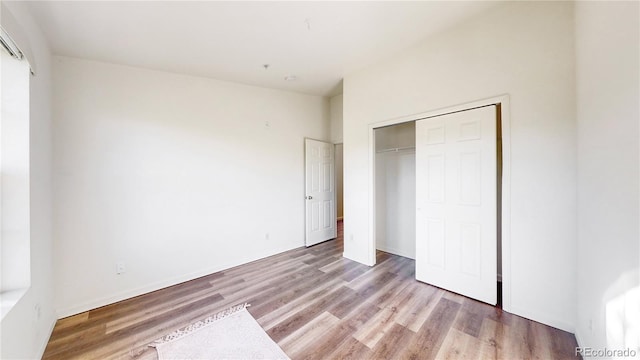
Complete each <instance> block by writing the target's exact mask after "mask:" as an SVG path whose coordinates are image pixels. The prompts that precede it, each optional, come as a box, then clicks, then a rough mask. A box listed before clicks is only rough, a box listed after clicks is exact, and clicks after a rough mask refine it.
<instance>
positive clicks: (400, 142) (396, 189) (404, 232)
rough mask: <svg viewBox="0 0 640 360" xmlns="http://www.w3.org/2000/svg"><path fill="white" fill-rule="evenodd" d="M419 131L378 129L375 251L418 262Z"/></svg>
mask: <svg viewBox="0 0 640 360" xmlns="http://www.w3.org/2000/svg"><path fill="white" fill-rule="evenodd" d="M415 130H416V128H415V122H413V121H412V122H407V123H402V124H397V125H393V126H387V127H383V128H379V129H375V130H374V133H375V145H376V146H375V148H376V153H375V170H376V173H375V187H376V194H375V196H376V199H375V201H376V206H375V209H376V248H377V249H378V250H381V251H385V252H388V253H391V254H396V255H400V256H404V257H408V258H411V259H415V254H416V212H415V211H416V150H415V145H416V131H415Z"/></svg>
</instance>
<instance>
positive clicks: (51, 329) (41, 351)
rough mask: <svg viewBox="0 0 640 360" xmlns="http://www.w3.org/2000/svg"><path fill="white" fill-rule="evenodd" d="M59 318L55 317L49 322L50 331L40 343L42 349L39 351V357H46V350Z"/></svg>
mask: <svg viewBox="0 0 640 360" xmlns="http://www.w3.org/2000/svg"><path fill="white" fill-rule="evenodd" d="M57 321H58V320H57V319H55V318H53V319H51V322H50V324H49V331H48V332H46V334H47V335H46V336H44V337H43V339H44V341H43V342H42V343H41V344H40V350H39V351H38V356H37V359H42V358H43V357H44V351H45V350H47V345H49V338H51V334H52V333H53V328H54V327H56V322H57Z"/></svg>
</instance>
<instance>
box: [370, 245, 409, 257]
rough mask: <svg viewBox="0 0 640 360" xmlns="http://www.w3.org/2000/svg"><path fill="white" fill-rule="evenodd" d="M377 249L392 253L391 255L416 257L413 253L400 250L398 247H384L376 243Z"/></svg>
mask: <svg viewBox="0 0 640 360" xmlns="http://www.w3.org/2000/svg"><path fill="white" fill-rule="evenodd" d="M377 250H380V251H384V252H386V253H389V254H393V255H398V256H402V257H406V258H408V259H413V260H415V259H416V257H415V255H413V254H410V253H408V252H405V251H402V250H398V249H396V248H393V247H386V246H379V245H378V246H377Z"/></svg>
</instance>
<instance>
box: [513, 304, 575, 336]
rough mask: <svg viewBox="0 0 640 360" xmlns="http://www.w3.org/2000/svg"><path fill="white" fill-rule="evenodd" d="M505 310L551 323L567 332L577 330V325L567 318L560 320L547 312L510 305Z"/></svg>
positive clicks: (547, 323)
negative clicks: (566, 319) (542, 312)
mask: <svg viewBox="0 0 640 360" xmlns="http://www.w3.org/2000/svg"><path fill="white" fill-rule="evenodd" d="M504 311H506V312H508V313H511V314H514V315H518V316H521V317H523V318H526V319H529V320H533V321H536V322H539V323H541V324H545V325H549V326H551V327H554V328H556V329H560V330H564V331H566V332H570V333H572V334H573V333H574V332H575V325H574V324H571V323H569V322H567V321H565V320H560V319H557V318H554V317H552V316H549V315H547V314H540V313H537V312H535V311H527V310H522V309H518V308H516V307H513V306H511V307H509V309H507V308H505V309H504Z"/></svg>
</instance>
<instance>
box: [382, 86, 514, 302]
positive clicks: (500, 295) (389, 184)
mask: <svg viewBox="0 0 640 360" xmlns="http://www.w3.org/2000/svg"><path fill="white" fill-rule="evenodd" d="M498 99H499V100H500V101H495V102H492V103H489V101H490V100H487V101H481V102H477V103H472V105H475V106H469V107H466V108H465V107H463V106H464V105H461V106H458V107H455V108H451V109H445V110H438V111H434V112H430V113H424V114H418V115H415V116H412V117H405V118H399V119H396V120H388V121H385V122H381V123H377V124H371V125H370V131H371V132H370V149H371V154H372V156H371V158H370V159H371V163H370V164H371V165H372V166H371V170H372V171H371V173H370V176H371V180H372V182H371V184H372V185H373V186H372V188H371V189H372V193H371V198H372V204H373V207H372V213H371V220H372V221H371V224H372V225H373V226H372V228H371V230H372V235H373V236H372V239H371V240H372V242H371V248H370V249H371V251H372V255H374V254H375V251H376V250H380V251H384V252H387V253H391V254H394V255H398V256H403V257H407V258H411V259H414V260H415V259H416V243H417V239H416V236H417V234H416V233H417V231H416V228H417V225H418V222H419V221H420V218H421V216H419V215H420V214H419V213H420V211H418V208H420V206H418V205H419V204H417V202H419V201H418V200H417V199H418V198H419V195H420V194H417V191H416V185H417V184H416V178H418V179H420V178H421V177H420V176H417V175H419V174H417V172H420V171H422V174H423V175H422V176H423V177H422V178H423V179H424V171H425V170H424V169H422V170H421V169H417V167H418V166H421V165H420V164H416V152H417V150H416V146H417V144H416V142H417V141H425V139H424V135H425V133H424V131H425V127H424V126H422V125H421V126H422V129H423V130H421V131H422V133H417V131H416V129H417V125H416V124H417V123H418V122H421V123H422V124H424V123H425V122H424V121H421V120H427V119H434V118H436V117H440V116H443V115H451V114H455V113H461V112H465V111H467V110H476V109H480V108H486V109H488V108H494V109H495V113H494V115H493V116H494V117H493V118H494V119H495V123H494V127H493V129H492V131H487V129H489V128H490V127H488V128H485V127H483V128H482V133H483V134H486V135H489V136H491V137H495V140H494V141H495V143H494V144H495V145H492V146H491V147H489V148H488V149H495V170H492V171H495V173H494V174H495V178H494V180H493V181H491V182H489V184H492V183H493V184H495V185H493V186H495V194H494V197H493V198H494V199H495V210H494V211H495V215H496V217H495V220H494V222H489V224H491V223H494V224H495V225H494V226H495V230H496V231H495V239H496V242H495V245H493V246H495V250H494V254H495V258H494V257H493V256H491V257H490V258H494V259H495V260H494V261H495V265H496V266H495V273H494V274H495V275H493V276H492V277H491V278H494V284H495V285H494V286H495V287H494V290H493V294H495V295H494V296H495V298H494V300H493V301H490V300H482V301H485V302H488V303H489V304H494V305H495V306H496V307H499V308H502V309H504V310H505V311H509V307H510V286H511V284H510V282H509V281H508V280H509V269H510V267H509V262H508V256H507V258H503V253H505V252H506V253H507V254H508V251H509V248H510V247H509V245H510V242H509V241H510V237H509V225H510V216H509V213H510V206H509V199H510V182H509V173H510V167H509V162H510V157H509V148H510V138H509V128H510V126H509V117H508V115H509V114H508V111H507V113H506V114H505V109H508V97H507V96H503V97H500V98H498ZM486 112H487V111H485V113H486ZM476 113H479V112H476ZM450 118H451V117H450V116H449V117H447V116H444V117H442V119H445V120H448V119H450ZM485 119H486V118H485ZM471 120H473V119H471ZM453 121H458V120H453ZM459 121H461V122H460V124H461V125H460V126H462V127H460V129H462V128H463V127H464V129H470V127H469V126H467V125H468V124H470V123H469V121H470V120H469V118H465V119H461V120H459ZM431 123H433V122H431ZM436 123H437V122H436ZM445 123H446V121H445ZM428 126H431V125H428ZM433 126H437V124H436V125H433ZM456 126H458V125H456ZM483 126H484V125H483ZM443 129H444V128H443ZM426 131H427V132H429V131H430V130H426ZM451 131H453V128H451V129H448V130H447V133H450V134H451V133H453V132H457V131H453V132H451ZM460 131H462V130H460ZM494 131H495V132H494ZM437 133H438V132H434V133H433V134H437ZM460 134H462V132H461V133H460ZM460 136H462V135H460ZM465 136H466V135H465ZM484 137H485V136H484V135H483V138H484ZM421 138H422V140H420V139H421ZM416 139H418V140H416ZM461 139H462V140H466V138H461ZM426 141H428V142H431V140H426ZM457 141H461V140H457ZM422 144H424V143H422ZM421 146H423V145H421ZM421 149H424V147H422V148H421ZM486 150H487V148H484V150H483V153H487V152H486ZM420 151H424V150H420ZM464 151H467V150H466V149H465V150H464ZM422 154H424V153H422ZM465 155H466V153H465ZM423 156H424V155H423ZM483 168H484V169H488V168H485V167H484V165H483ZM494 181H495V182H494ZM448 183H449V184H451V180H449V182H448ZM456 183H457V181H456ZM459 186H461V185H459ZM490 198H491V197H490ZM493 246H492V247H493ZM484 248H485V249H489V248H491V247H484ZM418 251H421V252H420V254H423V252H422V250H421V249H420V247H418ZM463 251H466V250H463ZM485 254H486V253H485ZM422 256H423V257H424V255H422ZM373 258H374V260H373V261H372V263H373V264H375V255H374V257H373ZM482 258H483V259H486V258H489V257H484V255H482ZM421 271H423V270H421ZM484 278H485V279H488V278H487V277H484ZM419 281H424V282H427V283H430V284H431V282H430V281H426V280H424V279H419ZM444 288H445V289H446V287H444ZM453 291H454V292H457V293H460V294H463V295H464V292H462V291H460V292H459V291H456V290H453ZM470 297H472V298H474V296H470ZM496 299H497V301H496Z"/></svg>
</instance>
